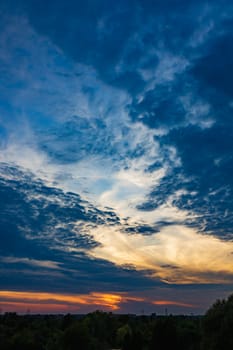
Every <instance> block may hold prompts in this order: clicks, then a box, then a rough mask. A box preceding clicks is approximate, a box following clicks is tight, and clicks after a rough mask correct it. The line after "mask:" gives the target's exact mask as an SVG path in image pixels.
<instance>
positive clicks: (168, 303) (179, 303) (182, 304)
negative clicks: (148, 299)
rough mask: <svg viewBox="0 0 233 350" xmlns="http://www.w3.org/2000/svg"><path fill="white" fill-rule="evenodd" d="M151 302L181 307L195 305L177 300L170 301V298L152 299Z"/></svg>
mask: <svg viewBox="0 0 233 350" xmlns="http://www.w3.org/2000/svg"><path fill="white" fill-rule="evenodd" d="M152 304H154V305H158V306H163V305H164V306H166V305H174V306H182V307H192V308H193V307H195V305H192V304H187V303H181V302H179V301H171V300H155V301H152Z"/></svg>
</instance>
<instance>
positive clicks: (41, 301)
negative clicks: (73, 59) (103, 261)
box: [0, 290, 195, 313]
mask: <svg viewBox="0 0 233 350" xmlns="http://www.w3.org/2000/svg"><path fill="white" fill-rule="evenodd" d="M129 302H130V303H131V302H133V303H146V304H147V305H148V304H151V306H152V305H157V306H179V307H190V308H195V305H192V304H190V303H186V302H183V301H179V300H160V299H158V300H153V298H152V297H151V296H147V297H141V296H137V295H136V296H135V295H129V294H128V293H99V292H92V293H90V294H79V295H76V294H60V293H45V292H27V291H9V290H5V291H0V308H1V309H2V310H4V311H5V312H7V311H10V312H12V311H16V312H20V313H25V312H27V311H28V310H30V311H31V312H33V313H35V312H36V313H41V312H42V313H50V312H52V313H67V312H72V313H77V312H82V311H83V310H89V311H91V310H92V311H94V310H96V309H103V310H106V311H117V310H120V309H121V307H122V306H123V304H127V303H129ZM85 312H86V311H85Z"/></svg>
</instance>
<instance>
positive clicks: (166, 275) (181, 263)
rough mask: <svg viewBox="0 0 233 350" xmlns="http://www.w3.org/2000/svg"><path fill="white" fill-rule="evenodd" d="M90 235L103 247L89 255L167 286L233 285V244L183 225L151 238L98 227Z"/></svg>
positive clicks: (167, 229)
mask: <svg viewBox="0 0 233 350" xmlns="http://www.w3.org/2000/svg"><path fill="white" fill-rule="evenodd" d="M91 233H92V235H93V237H94V238H95V240H96V241H97V242H99V243H100V245H98V246H96V247H95V248H93V249H91V250H90V251H89V254H90V255H92V256H94V257H96V258H102V259H106V260H108V261H112V262H113V263H115V264H116V265H119V266H124V265H132V266H133V268H135V269H138V270H141V271H145V272H144V273H146V274H147V273H148V274H149V275H151V276H154V277H155V278H159V279H161V280H163V281H165V282H167V283H179V284H185V283H232V274H233V270H232V249H233V246H232V242H226V241H221V240H220V239H217V238H215V237H213V236H209V235H204V234H200V233H198V232H196V231H195V230H194V229H191V228H187V227H185V226H181V225H179V226H178V225H176V226H175V225H170V226H168V227H166V226H165V227H163V228H162V229H161V230H160V232H156V233H154V234H150V235H149V236H148V235H146V236H145V235H141V234H131V235H125V234H124V233H123V232H121V228H120V227H117V226H114V227H101V226H99V227H98V228H95V229H93V230H91ZM213 256H214V257H215V259H212V257H213ZM146 271H148V272H146Z"/></svg>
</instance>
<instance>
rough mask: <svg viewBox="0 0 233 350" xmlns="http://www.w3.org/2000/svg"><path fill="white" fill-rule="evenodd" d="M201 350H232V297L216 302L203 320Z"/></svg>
mask: <svg viewBox="0 0 233 350" xmlns="http://www.w3.org/2000/svg"><path fill="white" fill-rule="evenodd" d="M201 348H202V349H203V350H206V349H208V350H220V349H221V350H230V349H233V295H231V296H230V297H229V298H228V299H227V300H224V299H223V300H217V301H216V302H215V303H214V304H213V306H212V307H211V308H210V309H209V310H208V311H207V313H206V315H205V317H204V320H203V339H202V347H201Z"/></svg>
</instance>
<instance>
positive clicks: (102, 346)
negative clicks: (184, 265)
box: [0, 295, 233, 350]
mask: <svg viewBox="0 0 233 350" xmlns="http://www.w3.org/2000/svg"><path fill="white" fill-rule="evenodd" d="M232 330H233V295H231V296H230V297H229V298H228V299H227V300H225V299H223V300H217V301H216V302H215V303H214V304H213V305H212V306H211V307H210V308H209V310H208V311H207V312H206V314H205V315H204V316H172V315H168V316H156V315H155V314H152V315H151V316H136V315H116V314H112V313H106V312H102V311H95V312H93V313H90V314H87V315H83V316H81V315H79V316H78V315H71V314H67V315H64V316H63V315H18V314H16V313H5V314H2V315H1V316H0V349H1V350H110V349H121V350H173V349H178V350H232V349H233V331H232Z"/></svg>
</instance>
